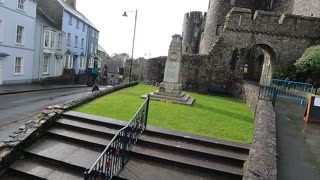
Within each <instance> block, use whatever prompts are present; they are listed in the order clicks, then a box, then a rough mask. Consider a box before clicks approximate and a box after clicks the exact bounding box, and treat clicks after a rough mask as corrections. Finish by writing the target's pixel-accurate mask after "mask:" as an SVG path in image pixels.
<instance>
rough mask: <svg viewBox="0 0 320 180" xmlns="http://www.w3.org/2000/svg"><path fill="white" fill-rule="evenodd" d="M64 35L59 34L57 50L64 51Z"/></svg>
mask: <svg viewBox="0 0 320 180" xmlns="http://www.w3.org/2000/svg"><path fill="white" fill-rule="evenodd" d="M62 39H63V37H62V34H61V33H58V39H57V49H60V50H61V49H62Z"/></svg>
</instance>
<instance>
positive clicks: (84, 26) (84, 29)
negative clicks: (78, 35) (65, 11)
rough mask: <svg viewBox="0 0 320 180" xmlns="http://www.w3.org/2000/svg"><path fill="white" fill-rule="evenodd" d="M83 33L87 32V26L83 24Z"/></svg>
mask: <svg viewBox="0 0 320 180" xmlns="http://www.w3.org/2000/svg"><path fill="white" fill-rule="evenodd" d="M82 31H83V32H85V31H86V25H85V24H84V23H83V24H82Z"/></svg>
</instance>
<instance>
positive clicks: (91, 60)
mask: <svg viewBox="0 0 320 180" xmlns="http://www.w3.org/2000/svg"><path fill="white" fill-rule="evenodd" d="M93 64H94V59H93V57H90V59H89V64H88V68H93Z"/></svg>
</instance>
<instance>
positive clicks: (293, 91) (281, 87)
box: [264, 79, 313, 105]
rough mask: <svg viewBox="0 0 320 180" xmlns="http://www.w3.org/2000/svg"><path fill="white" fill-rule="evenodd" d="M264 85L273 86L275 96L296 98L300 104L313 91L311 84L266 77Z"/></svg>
mask: <svg viewBox="0 0 320 180" xmlns="http://www.w3.org/2000/svg"><path fill="white" fill-rule="evenodd" d="M264 87H265V88H267V87H270V88H275V89H276V91H277V97H280V98H286V99H292V100H297V101H300V104H301V105H302V104H303V102H304V101H307V99H308V96H309V94H312V93H313V85H312V84H309V83H302V82H295V81H287V80H280V79H266V81H265V85H264ZM265 90H267V89H265Z"/></svg>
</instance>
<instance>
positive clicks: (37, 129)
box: [0, 82, 138, 172]
mask: <svg viewBox="0 0 320 180" xmlns="http://www.w3.org/2000/svg"><path fill="white" fill-rule="evenodd" d="M137 84H138V83H137V82H132V83H127V84H121V85H117V86H114V87H111V88H107V89H105V90H102V91H98V92H94V93H92V94H89V95H86V96H84V97H81V98H78V99H76V100H71V101H68V102H66V103H63V104H60V105H57V106H55V108H54V109H52V110H44V111H42V112H41V113H40V114H38V115H36V116H33V117H31V118H30V119H29V120H28V121H27V122H26V123H25V125H24V126H21V127H20V128H19V129H17V131H15V132H14V133H13V134H11V135H10V136H9V137H8V138H7V139H5V140H4V141H1V142H0V172H2V171H3V170H5V169H6V168H7V167H8V166H9V165H10V164H11V163H12V162H14V161H15V160H16V159H17V158H19V157H20V155H21V151H22V150H23V149H24V148H26V147H27V146H29V145H30V144H32V143H33V142H35V141H36V140H37V139H38V138H39V137H40V136H41V135H42V134H43V133H44V132H45V131H46V130H47V129H48V128H50V127H51V126H52V125H53V123H55V121H56V120H57V119H59V118H60V117H61V115H62V113H63V112H65V111H67V110H70V109H73V108H76V107H78V106H80V105H82V104H84V103H87V102H89V101H92V100H94V99H96V98H98V97H101V96H103V95H106V94H109V93H111V92H114V91H117V90H120V89H123V88H127V87H131V86H134V85H137Z"/></svg>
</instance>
